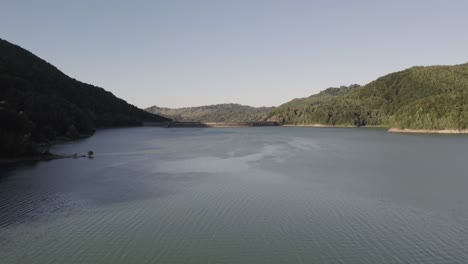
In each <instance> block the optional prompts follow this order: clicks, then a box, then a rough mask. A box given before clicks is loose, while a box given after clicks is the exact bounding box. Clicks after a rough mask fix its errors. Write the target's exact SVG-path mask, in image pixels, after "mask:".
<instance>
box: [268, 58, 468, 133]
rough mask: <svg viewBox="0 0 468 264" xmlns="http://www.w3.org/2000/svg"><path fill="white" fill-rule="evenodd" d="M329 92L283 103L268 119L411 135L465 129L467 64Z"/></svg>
mask: <svg viewBox="0 0 468 264" xmlns="http://www.w3.org/2000/svg"><path fill="white" fill-rule="evenodd" d="M327 91H329V90H328V89H327V90H325V91H323V92H321V93H319V94H316V95H313V96H310V97H307V98H301V99H294V100H292V101H290V102H288V103H285V104H283V105H281V106H280V107H278V108H277V109H275V110H274V111H272V112H271V113H270V114H269V117H270V118H275V119H276V120H278V121H279V122H281V123H283V124H290V125H306V124H322V125H330V126H384V127H394V128H399V129H412V130H465V129H467V127H468V63H467V64H462V65H455V66H427V67H423V66H417V67H412V68H409V69H406V70H403V71H399V72H394V73H391V74H388V75H386V76H383V77H380V78H378V79H377V80H375V81H373V82H371V83H369V84H367V85H365V86H362V87H360V86H353V87H351V88H350V87H341V88H340V89H339V90H332V91H338V92H335V93H334V94H330V93H328V92H327Z"/></svg>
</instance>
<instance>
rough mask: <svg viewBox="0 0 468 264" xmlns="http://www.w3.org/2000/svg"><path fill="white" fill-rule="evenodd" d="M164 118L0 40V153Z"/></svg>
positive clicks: (28, 150) (17, 153)
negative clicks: (100, 128)
mask: <svg viewBox="0 0 468 264" xmlns="http://www.w3.org/2000/svg"><path fill="white" fill-rule="evenodd" d="M167 120H168V119H166V118H164V117H161V116H158V115H154V114H150V113H148V112H145V111H143V110H141V109H138V108H137V107H135V106H133V105H130V104H128V103H127V102H125V101H124V100H122V99H119V98H117V97H116V96H114V95H113V94H112V93H110V92H107V91H105V90H104V89H102V88H99V87H95V86H93V85H89V84H85V83H82V82H79V81H77V80H75V79H72V78H70V77H68V76H67V75H65V74H64V73H62V72H61V71H59V70H58V69H57V68H55V67H54V66H52V65H51V64H49V63H47V62H46V61H44V60H42V59H40V58H39V57H37V56H35V55H34V54H32V53H30V52H29V51H27V50H25V49H23V48H21V47H19V46H16V45H13V44H11V43H9V42H7V41H5V40H2V39H0V122H1V123H2V125H1V128H0V157H18V156H24V155H33V154H36V153H37V152H38V151H40V149H39V148H38V146H41V145H44V143H47V142H50V141H53V140H57V139H75V138H79V137H82V136H88V135H90V134H92V133H93V132H94V130H95V129H96V128H99V127H109V126H134V125H141V123H142V122H143V121H152V122H162V121H167Z"/></svg>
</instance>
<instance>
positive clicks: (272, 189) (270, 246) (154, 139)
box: [0, 127, 468, 264]
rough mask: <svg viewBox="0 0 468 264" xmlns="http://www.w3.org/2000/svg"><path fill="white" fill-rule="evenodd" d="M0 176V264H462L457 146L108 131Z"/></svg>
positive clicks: (429, 139) (460, 150)
mask: <svg viewBox="0 0 468 264" xmlns="http://www.w3.org/2000/svg"><path fill="white" fill-rule="evenodd" d="M88 150H93V151H94V152H95V157H94V158H93V159H88V158H80V159H62V160H54V161H48V162H38V163H24V164H21V165H18V164H17V165H14V166H13V165H9V166H5V165H3V166H2V167H1V172H0V262H1V263H5V264H10V263H71V264H73V263H372V264H374V263H468V136H463V135H408V134H392V133H387V132H386V131H385V130H382V129H365V128H342V129H339V128H336V129H335V128H307V127H263V128H262V127H259V128H149V127H146V128H122V129H108V130H100V131H98V132H97V133H96V134H95V135H94V136H93V137H91V138H87V139H84V140H80V141H76V142H71V143H66V144H60V145H57V146H55V147H54V148H53V149H52V151H53V152H55V153H62V154H73V153H83V154H85V153H87V151H88Z"/></svg>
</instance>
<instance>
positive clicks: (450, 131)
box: [388, 127, 468, 134]
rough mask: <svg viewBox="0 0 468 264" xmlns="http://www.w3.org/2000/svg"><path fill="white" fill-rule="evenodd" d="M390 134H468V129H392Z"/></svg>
mask: <svg viewBox="0 0 468 264" xmlns="http://www.w3.org/2000/svg"><path fill="white" fill-rule="evenodd" d="M388 132H390V133H409V134H468V129H464V130H458V129H443V130H437V129H407V128H403V129H401V128H394V127H392V128H390V129H389V130H388Z"/></svg>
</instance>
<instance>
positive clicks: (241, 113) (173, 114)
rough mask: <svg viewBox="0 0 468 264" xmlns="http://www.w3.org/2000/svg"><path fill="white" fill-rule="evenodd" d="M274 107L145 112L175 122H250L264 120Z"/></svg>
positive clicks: (225, 106) (230, 106)
mask: <svg viewBox="0 0 468 264" xmlns="http://www.w3.org/2000/svg"><path fill="white" fill-rule="evenodd" d="M274 109H275V108H274V107H252V106H247V105H240V104H218V105H207V106H198V107H184V108H161V107H157V106H152V107H148V108H146V109H145V110H146V111H148V112H150V113H153V114H159V115H162V116H165V117H168V118H171V119H172V120H176V121H187V122H188V121H190V122H251V121H262V120H265V119H266V118H267V116H268V114H269V113H270V112H271V111H273V110H274Z"/></svg>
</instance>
